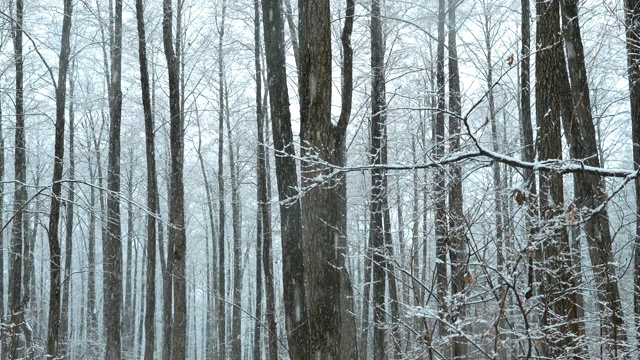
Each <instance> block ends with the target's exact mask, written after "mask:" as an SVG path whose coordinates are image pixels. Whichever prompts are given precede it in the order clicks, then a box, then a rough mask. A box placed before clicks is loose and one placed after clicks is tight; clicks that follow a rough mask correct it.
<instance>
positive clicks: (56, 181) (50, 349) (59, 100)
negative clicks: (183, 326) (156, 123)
mask: <svg viewBox="0 0 640 360" xmlns="http://www.w3.org/2000/svg"><path fill="white" fill-rule="evenodd" d="M17 3H18V6H17V10H18V29H16V40H15V41H16V45H18V42H20V44H19V45H18V46H16V85H17V83H18V76H19V77H20V83H22V44H21V42H22V35H20V38H19V40H18V36H17V34H18V33H20V34H21V32H22V31H21V29H20V28H21V27H22V1H21V0H18V1H17ZM72 11H73V4H72V2H71V1H70V0H67V1H65V6H64V15H65V16H64V19H63V24H62V42H61V46H60V57H59V70H58V81H57V87H56V134H55V149H54V153H55V154H54V156H55V157H54V163H53V179H52V188H51V192H52V195H53V196H52V197H51V207H50V215H49V228H48V233H49V252H50V257H51V260H50V271H51V273H50V285H49V286H50V291H49V326H48V331H47V355H48V356H51V357H54V358H55V357H56V356H57V353H58V343H59V338H58V335H59V329H60V281H61V279H60V276H61V274H60V265H61V260H62V259H61V255H60V240H59V238H58V236H59V231H58V227H59V222H60V195H61V193H62V183H61V182H60V180H61V179H62V167H63V163H64V125H65V119H64V115H65V114H64V113H65V100H66V83H67V70H68V68H69V53H70V52H71V46H70V38H71V14H72ZM18 49H19V51H20V60H19V61H18V55H17V53H18ZM18 63H20V69H19V70H18ZM18 89H19V91H20V95H19V97H20V99H19V100H18V94H17V91H18ZM18 103H20V107H22V84H20V87H19V88H18V86H16V117H18V116H19V117H21V118H22V119H21V122H22V123H21V124H20V125H18V123H17V121H16V155H15V157H16V179H17V180H18V181H19V182H21V183H23V184H24V181H25V179H24V176H25V173H24V172H25V170H26V168H25V167H26V164H25V154H24V145H25V144H24V132H23V131H24V117H23V116H24V115H23V114H22V109H20V110H18V108H17V107H18ZM18 131H22V133H21V134H20V136H18ZM19 137H20V138H21V140H20V141H21V142H20V144H19V143H18V139H19ZM18 161H20V162H21V163H22V167H23V168H22V169H18V166H17V165H18ZM20 177H22V179H20ZM15 196H16V199H17V200H16V203H17V202H18V201H21V203H22V204H24V202H23V201H25V200H26V189H24V188H22V191H21V192H20V193H19V194H18V193H17V192H16V195H15ZM17 211H19V212H20V213H22V209H19V210H17ZM16 224H18V226H15V225H16ZM16 228H22V216H20V218H18V217H17V216H16V218H14V230H15V229H16ZM20 232H21V230H20ZM14 235H15V234H14ZM20 237H22V234H20ZM20 241H22V240H20ZM14 246H15V243H14ZM20 250H21V249H20ZM12 251H13V254H21V253H22V252H21V251H18V249H17V248H14V247H12ZM14 256H17V255H14ZM20 260H21V259H18V261H16V262H12V269H13V270H14V271H17V270H18V269H19V268H20V267H21V264H20V263H19V261H20ZM12 276H13V272H12ZM19 281H22V280H19ZM13 284H14V286H16V285H17V284H16V283H13ZM16 290H17V291H16ZM14 291H15V292H14ZM11 296H12V299H13V301H14V302H15V301H16V300H18V301H19V302H21V301H20V300H21V299H16V298H15V296H18V297H20V296H21V294H20V290H19V287H18V289H14V288H12V293H11ZM13 306H14V303H13V302H12V312H13V315H12V318H13V316H22V315H23V313H22V309H21V308H19V309H16V308H14V307H13ZM21 320H22V321H23V320H24V319H21ZM22 321H20V322H22ZM63 321H66V320H63ZM12 323H14V324H15V323H16V322H15V321H13V319H12ZM63 341H66V339H64V340H63ZM13 350H14V349H13V348H12V351H13Z"/></svg>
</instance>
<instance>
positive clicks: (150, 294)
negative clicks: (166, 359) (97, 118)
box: [136, 0, 160, 360]
mask: <svg viewBox="0 0 640 360" xmlns="http://www.w3.org/2000/svg"><path fill="white" fill-rule="evenodd" d="M136 20H137V25H138V61H139V63H140V87H141V90H142V107H143V111H144V132H145V150H146V151H145V153H146V162H147V210H148V213H147V246H146V248H147V278H146V284H147V289H146V291H147V294H146V304H145V311H144V314H145V315H144V332H145V346H144V359H145V360H152V359H153V358H154V350H155V311H156V299H155V297H156V238H157V236H156V226H157V222H156V216H157V214H158V213H159V212H160V209H159V204H158V201H157V194H158V178H157V175H156V156H155V132H154V122H153V111H152V109H151V94H150V89H149V69H148V65H147V39H146V35H145V27H144V4H143V0H136Z"/></svg>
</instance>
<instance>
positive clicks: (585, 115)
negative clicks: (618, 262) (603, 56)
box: [562, 0, 626, 357]
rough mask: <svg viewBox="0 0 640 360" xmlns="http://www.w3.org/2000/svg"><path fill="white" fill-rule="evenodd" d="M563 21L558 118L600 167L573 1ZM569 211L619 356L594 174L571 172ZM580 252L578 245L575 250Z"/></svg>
mask: <svg viewBox="0 0 640 360" xmlns="http://www.w3.org/2000/svg"><path fill="white" fill-rule="evenodd" d="M562 14H563V25H564V44H565V51H566V54H567V63H568V69H569V79H570V81H571V95H572V97H573V103H574V106H575V107H574V116H573V117H572V118H568V119H565V118H564V117H563V125H564V130H565V131H564V133H565V135H566V137H567V142H568V143H569V149H570V154H571V157H572V158H574V159H580V160H582V161H584V163H585V164H586V165H589V166H594V167H600V166H601V165H602V164H601V163H600V157H599V156H598V146H597V141H596V133H595V127H594V125H593V119H592V116H591V101H590V96H589V84H588V81H587V71H586V68H585V59H584V49H583V46H582V36H581V35H580V25H579V22H578V2H577V1H576V0H566V1H563V2H562ZM574 194H575V199H574V205H575V209H574V211H579V212H580V213H583V212H584V215H585V216H587V217H588V218H587V221H586V223H585V224H584V230H583V231H584V234H585V235H586V238H587V244H588V245H589V255H590V257H591V264H592V266H593V273H594V276H595V282H596V287H597V295H596V296H597V298H598V303H599V304H600V308H599V310H600V311H601V312H602V314H603V316H606V318H605V320H603V322H602V324H603V329H602V330H603V333H602V334H603V336H606V337H607V338H608V339H609V340H610V343H609V344H608V345H607V347H608V351H609V352H610V354H609V355H608V356H613V357H618V346H619V342H624V341H626V331H625V329H624V321H623V313H622V304H621V303H620V292H619V290H618V277H617V276H616V268H615V266H614V265H613V261H614V259H613V250H612V240H613V239H612V237H611V232H610V229H609V215H608V213H607V209H606V207H604V208H602V209H601V210H600V211H598V212H597V213H594V214H591V210H592V209H596V208H597V207H599V206H601V205H602V204H603V203H604V202H605V201H607V197H608V195H607V194H606V192H605V186H604V183H603V180H602V178H601V177H600V176H598V175H590V174H586V173H576V174H574ZM576 251H578V252H579V251H580V249H579V248H578V249H576Z"/></svg>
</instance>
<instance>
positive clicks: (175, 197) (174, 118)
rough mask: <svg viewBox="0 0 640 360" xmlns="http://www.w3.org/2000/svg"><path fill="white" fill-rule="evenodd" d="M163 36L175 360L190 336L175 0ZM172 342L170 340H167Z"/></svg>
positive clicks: (167, 9) (167, 2)
mask: <svg viewBox="0 0 640 360" xmlns="http://www.w3.org/2000/svg"><path fill="white" fill-rule="evenodd" d="M162 9H163V19H162V38H163V44H164V53H165V57H166V60H167V69H168V75H169V112H170V117H171V120H170V130H169V142H170V147H171V159H170V167H171V172H170V178H169V183H170V192H169V223H170V224H171V227H170V230H169V244H171V245H170V246H169V247H168V249H167V265H168V264H169V263H171V270H172V271H171V275H172V277H173V300H174V301H173V310H174V311H173V322H172V323H173V324H172V329H171V345H170V349H171V359H184V358H185V356H186V337H187V290H186V275H187V274H186V248H187V242H186V231H185V222H184V185H183V169H184V134H183V119H182V112H181V109H180V83H179V79H178V77H179V74H178V70H179V68H178V66H179V62H178V59H177V57H176V54H175V52H174V48H173V41H172V40H173V29H172V17H173V12H172V9H171V0H164V1H163V6H162ZM164 341H168V339H164Z"/></svg>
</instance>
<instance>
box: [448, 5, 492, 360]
mask: <svg viewBox="0 0 640 360" xmlns="http://www.w3.org/2000/svg"><path fill="white" fill-rule="evenodd" d="M457 3H458V1H457V0H449V2H448V9H447V12H448V26H449V31H448V50H449V63H448V66H449V111H450V113H451V114H450V115H449V124H448V125H449V138H450V140H449V151H450V152H451V153H455V152H457V151H459V150H460V122H461V121H460V117H461V115H462V104H461V103H462V101H461V92H460V72H459V70H458V51H457V45H456V36H457V32H456V6H457ZM490 64H491V63H490V62H489V71H491V65H490ZM490 99H491V100H493V97H491V98H490ZM494 127H495V122H494V123H493V124H492V129H493V128H494ZM496 164H497V163H496ZM449 172H450V176H451V179H450V183H449V188H448V190H449V209H448V213H449V241H450V245H449V259H450V260H451V296H452V298H453V299H455V300H454V304H455V307H453V308H452V309H450V311H449V313H450V315H449V316H450V319H449V321H450V322H451V323H452V324H455V323H456V322H458V321H460V322H464V321H465V315H466V310H465V302H466V296H465V294H464V291H465V284H466V283H465V279H464V277H465V275H466V273H467V262H468V260H469V259H468V255H467V248H466V244H465V240H466V238H465V233H464V229H465V227H466V226H465V220H464V212H463V207H462V204H463V201H462V171H461V169H460V165H459V164H452V165H451V168H450V170H449ZM498 239H499V238H498ZM498 241H499V240H498ZM498 258H500V255H498ZM463 330H464V329H463ZM465 332H466V331H465ZM467 347H468V344H467V340H466V338H465V337H464V336H456V337H455V338H454V342H453V348H452V350H453V358H454V359H466V357H467Z"/></svg>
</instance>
